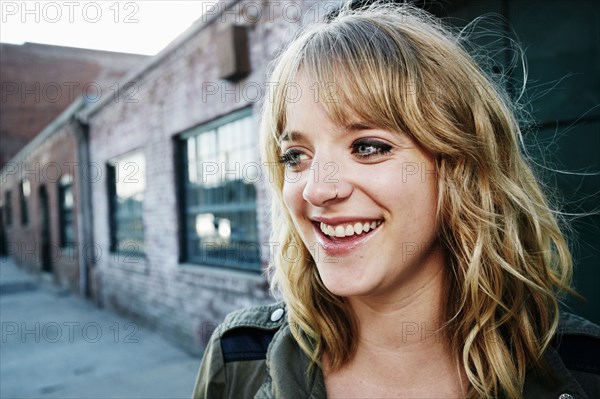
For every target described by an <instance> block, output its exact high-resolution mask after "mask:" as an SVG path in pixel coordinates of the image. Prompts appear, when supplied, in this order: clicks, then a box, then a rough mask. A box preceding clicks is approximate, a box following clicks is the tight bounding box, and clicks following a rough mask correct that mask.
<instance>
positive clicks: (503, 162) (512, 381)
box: [261, 4, 572, 398]
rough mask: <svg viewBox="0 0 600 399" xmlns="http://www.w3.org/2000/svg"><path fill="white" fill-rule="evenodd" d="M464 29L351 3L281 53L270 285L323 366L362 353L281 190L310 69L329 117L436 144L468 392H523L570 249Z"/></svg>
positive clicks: (508, 110)
mask: <svg viewBox="0 0 600 399" xmlns="http://www.w3.org/2000/svg"><path fill="white" fill-rule="evenodd" d="M464 40H465V39H464V38H463V37H462V36H461V35H456V34H454V33H452V32H451V30H450V29H449V28H447V27H444V26H443V25H442V24H441V22H440V21H439V20H437V19H436V18H434V17H433V16H431V15H430V14H428V13H426V12H424V11H422V10H419V9H417V8H415V7H412V6H409V5H406V4H405V5H383V4H376V5H372V6H368V7H363V8H360V9H356V10H353V9H351V7H349V6H345V7H343V8H342V9H341V10H340V12H339V13H338V14H337V15H336V16H333V17H330V18H329V19H328V20H325V21H323V22H319V23H315V24H312V25H309V26H307V27H306V28H305V29H304V30H303V31H302V32H301V33H299V34H298V35H297V37H296V38H295V39H294V40H293V41H292V42H291V43H290V44H289V46H288V47H286V49H285V50H284V51H283V52H282V54H281V55H280V56H279V57H278V58H277V60H276V61H275V63H274V68H273V70H272V74H271V78H270V80H269V82H270V83H271V84H270V85H269V87H270V91H269V96H268V97H267V98H266V100H265V103H264V105H263V114H262V121H261V153H262V157H263V159H264V160H265V161H267V162H269V163H270V165H275V166H274V167H271V168H270V173H271V179H270V181H271V182H272V226H273V231H272V240H274V241H276V242H278V243H279V244H280V245H279V246H278V247H277V250H276V251H275V253H274V254H273V255H274V258H273V259H274V261H273V263H272V264H271V266H270V271H271V273H272V286H273V289H274V290H277V291H279V292H280V293H281V295H282V296H283V298H284V300H285V302H286V304H287V307H288V318H289V322H290V325H291V326H294V327H295V328H292V333H293V334H294V337H295V339H296V340H297V341H298V343H299V344H300V346H301V347H302V349H303V350H304V351H305V352H306V353H307V355H308V356H309V357H310V358H311V359H312V362H313V364H316V365H320V364H321V363H320V359H321V358H322V355H323V354H324V353H327V355H328V358H329V359H330V362H331V366H332V367H333V368H334V369H335V368H339V367H341V366H342V365H344V364H346V363H347V362H348V361H349V360H350V359H351V358H352V356H353V354H354V353H355V350H356V344H357V343H356V339H355V337H356V332H357V322H356V320H355V318H354V316H353V314H352V311H351V310H350V309H349V307H348V306H347V305H346V303H345V301H344V299H343V298H341V297H338V296H335V295H333V294H332V293H330V292H329V291H328V290H327V289H326V288H325V286H324V285H323V283H322V282H321V279H320V277H319V274H318V272H317V269H316V267H315V263H314V260H313V259H312V257H311V254H310V252H309V251H308V249H307V248H306V247H305V246H304V245H303V244H302V240H301V238H300V235H299V233H298V231H297V229H296V228H295V227H294V222H293V219H292V217H291V215H290V213H289V212H288V210H287V208H286V206H285V203H284V201H283V198H282V188H283V184H284V178H285V170H284V165H282V164H281V163H278V161H279V159H280V156H281V153H280V147H279V144H280V136H281V134H282V132H283V131H284V128H285V126H286V107H287V104H288V102H289V101H292V99H291V95H290V92H291V90H290V87H291V86H292V85H293V84H294V82H295V79H296V75H297V73H298V72H299V70H302V72H303V73H307V74H308V75H309V76H310V77H311V78H313V79H314V80H315V81H317V82H322V83H323V84H322V86H321V90H318V91H317V92H318V95H319V97H320V100H321V103H322V105H323V106H324V107H325V109H326V111H327V113H328V115H329V117H330V118H332V120H334V121H336V122H339V123H340V124H342V123H343V122H344V121H345V120H348V116H349V115H355V116H357V117H359V118H361V119H362V120H364V121H365V122H367V123H368V124H369V125H371V126H377V127H378V128H382V129H388V130H390V131H395V132H402V133H403V134H407V135H409V136H410V137H411V138H412V139H413V140H415V142H416V143H418V144H419V145H420V146H421V147H422V148H423V149H424V150H425V151H427V152H429V153H431V154H434V157H435V166H436V169H437V176H438V193H439V196H438V203H437V218H438V221H439V224H440V226H441V228H440V231H439V239H440V241H441V243H442V245H443V246H444V248H445V250H446V254H447V260H446V263H447V266H448V276H449V284H448V287H447V289H448V295H449V297H450V300H448V302H447V307H446V309H445V320H447V323H446V325H445V327H444V333H445V336H446V337H447V338H448V340H449V342H450V345H451V347H452V349H453V351H454V353H455V354H456V357H457V359H459V360H460V361H462V363H463V365H464V368H465V370H466V375H467V377H468V379H469V381H470V386H471V387H470V391H469V396H470V397H480V396H484V397H499V396H506V397H508V398H519V397H521V393H522V390H523V385H524V379H525V374H526V371H527V370H528V369H529V368H530V367H534V368H538V367H539V368H541V367H543V365H544V362H543V356H542V355H543V353H544V351H545V350H546V348H547V347H548V345H549V344H550V342H551V339H552V337H553V335H554V333H555V331H556V329H557V324H558V317H559V308H558V305H559V298H560V295H561V293H563V292H565V291H566V292H570V288H569V287H570V281H571V274H572V263H571V256H570V252H569V249H568V246H567V243H566V241H565V238H564V236H563V234H562V233H561V230H560V228H559V224H558V222H557V218H556V214H555V213H554V212H553V211H552V210H551V208H550V206H549V203H548V201H547V199H546V197H545V195H544V193H543V191H542V189H541V187H540V184H539V183H538V182H537V181H536V179H535V178H534V177H533V176H534V173H533V171H532V169H531V168H530V166H529V165H528V162H527V157H526V156H525V155H524V152H523V148H522V144H523V143H522V137H521V130H520V128H519V121H518V120H517V118H516V116H515V115H516V113H515V106H514V104H512V101H511V100H510V98H509V96H508V95H507V93H505V91H504V90H503V89H502V88H501V87H500V86H499V85H496V84H494V83H493V81H492V79H491V78H490V77H489V76H488V75H487V74H486V73H485V72H484V70H483V69H482V68H481V67H480V66H478V64H477V63H476V62H475V60H474V58H473V57H472V56H470V55H469V53H468V52H467V50H466V48H467V44H466V43H465V42H464ZM327 82H332V83H333V85H331V84H327ZM304 94H305V95H307V94H308V93H304ZM310 94H311V95H312V94H313V93H310ZM399 173H400V171H399ZM298 248H300V253H299V254H298Z"/></svg>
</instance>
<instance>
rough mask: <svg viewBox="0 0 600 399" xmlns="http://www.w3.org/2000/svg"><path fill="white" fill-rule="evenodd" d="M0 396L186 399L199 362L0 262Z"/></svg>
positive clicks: (140, 329) (3, 260)
mask: <svg viewBox="0 0 600 399" xmlns="http://www.w3.org/2000/svg"><path fill="white" fill-rule="evenodd" d="M0 322H1V327H2V336H1V341H0V398H2V399H12V398H61V399H62V398H123V399H125V398H190V397H191V393H192V389H193V386H194V380H195V378H196V373H197V372H198V367H199V365H200V359H199V358H196V357H192V356H190V355H188V354H186V353H185V352H183V351H182V350H180V349H178V348H176V347H174V346H173V345H172V344H170V343H169V342H168V341H166V340H165V339H164V338H162V337H160V336H159V335H157V334H155V333H153V332H151V331H149V330H147V329H145V328H143V327H141V326H139V325H138V324H136V323H134V322H132V321H130V320H127V319H124V318H122V317H119V316H117V315H115V314H113V313H111V312H108V311H105V310H102V309H99V308H97V307H96V306H94V305H93V304H91V303H89V302H86V301H85V300H83V299H81V298H78V297H76V296H74V295H71V294H69V293H68V292H66V291H64V290H60V289H58V288H56V287H55V286H53V285H51V284H49V283H46V282H43V281H41V280H40V279H39V278H37V277H35V276H31V275H28V274H27V273H25V272H24V271H23V270H22V269H20V268H19V267H17V266H15V264H14V263H13V262H12V261H11V260H9V259H7V258H0Z"/></svg>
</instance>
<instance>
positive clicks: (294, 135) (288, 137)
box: [279, 122, 376, 144]
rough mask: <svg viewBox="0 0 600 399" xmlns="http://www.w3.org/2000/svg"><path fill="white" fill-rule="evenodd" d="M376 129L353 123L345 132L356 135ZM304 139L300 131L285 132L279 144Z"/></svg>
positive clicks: (361, 123) (364, 124)
mask: <svg viewBox="0 0 600 399" xmlns="http://www.w3.org/2000/svg"><path fill="white" fill-rule="evenodd" d="M369 129H376V128H375V127H373V126H372V125H369V124H367V123H366V122H353V123H349V124H347V125H346V126H344V127H343V130H344V131H347V132H349V133H356V132H359V131H361V130H369ZM303 138H304V134H303V133H302V132H300V131H298V130H284V131H283V133H282V134H281V136H280V137H279V144H281V143H282V142H284V141H298V140H301V139H303Z"/></svg>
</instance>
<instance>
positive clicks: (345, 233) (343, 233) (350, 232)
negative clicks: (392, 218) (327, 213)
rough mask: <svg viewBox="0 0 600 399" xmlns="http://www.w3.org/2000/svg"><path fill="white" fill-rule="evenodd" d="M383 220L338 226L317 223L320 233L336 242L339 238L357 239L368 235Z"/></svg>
mask: <svg viewBox="0 0 600 399" xmlns="http://www.w3.org/2000/svg"><path fill="white" fill-rule="evenodd" d="M382 223H383V220H373V221H366V222H355V223H342V224H338V225H328V224H326V223H323V222H321V223H319V228H320V230H321V232H322V233H323V234H324V235H325V236H326V237H327V238H329V239H331V240H334V241H337V240H338V239H341V238H346V237H347V238H357V237H361V236H365V235H368V234H369V233H370V232H373V231H375V230H376V229H377V228H379V226H381V224H382Z"/></svg>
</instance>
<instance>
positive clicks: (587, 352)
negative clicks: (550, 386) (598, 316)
mask: <svg viewBox="0 0 600 399" xmlns="http://www.w3.org/2000/svg"><path fill="white" fill-rule="evenodd" d="M552 346H553V347H554V349H555V350H556V352H557V353H558V356H559V357H560V360H561V361H562V363H563V364H564V367H565V368H566V369H567V370H568V373H570V375H571V376H572V377H573V378H574V379H575V380H576V381H577V383H578V384H579V386H580V387H581V389H583V391H584V392H585V393H586V394H587V397H589V398H598V397H600V326H598V325H596V324H594V323H592V322H591V321H589V320H586V319H584V318H583V317H580V316H577V315H574V314H571V313H563V314H561V317H560V322H559V325H558V329H557V331H556V335H555V337H554V340H553V344H552Z"/></svg>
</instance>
